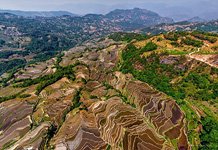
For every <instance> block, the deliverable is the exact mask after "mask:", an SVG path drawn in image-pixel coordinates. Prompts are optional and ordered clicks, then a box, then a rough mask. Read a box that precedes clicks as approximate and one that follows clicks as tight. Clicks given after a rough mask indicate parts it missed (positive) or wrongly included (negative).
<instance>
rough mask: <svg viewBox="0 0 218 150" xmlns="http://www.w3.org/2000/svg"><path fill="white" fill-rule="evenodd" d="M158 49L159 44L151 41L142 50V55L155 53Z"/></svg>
mask: <svg viewBox="0 0 218 150" xmlns="http://www.w3.org/2000/svg"><path fill="white" fill-rule="evenodd" d="M156 49H157V44H155V43H153V42H151V41H150V42H148V43H147V44H146V45H145V46H144V47H143V48H142V49H141V53H144V52H149V51H153V50H156Z"/></svg>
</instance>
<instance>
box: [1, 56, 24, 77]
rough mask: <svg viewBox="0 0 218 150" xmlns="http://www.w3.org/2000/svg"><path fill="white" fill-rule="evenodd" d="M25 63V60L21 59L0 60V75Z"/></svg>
mask: <svg viewBox="0 0 218 150" xmlns="http://www.w3.org/2000/svg"><path fill="white" fill-rule="evenodd" d="M25 64H26V61H25V60H23V59H12V60H9V61H2V62H0V75H2V74H3V73H5V72H7V71H9V70H12V69H17V68H21V67H23V66H24V65H25Z"/></svg>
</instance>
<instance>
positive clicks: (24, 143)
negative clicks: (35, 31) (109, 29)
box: [0, 32, 218, 150]
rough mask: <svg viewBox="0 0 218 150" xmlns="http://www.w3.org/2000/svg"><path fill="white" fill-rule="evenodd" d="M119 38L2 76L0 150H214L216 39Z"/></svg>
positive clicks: (86, 45) (179, 35) (96, 42)
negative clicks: (207, 55)
mask: <svg viewBox="0 0 218 150" xmlns="http://www.w3.org/2000/svg"><path fill="white" fill-rule="evenodd" d="M119 34H121V35H120V37H121V38H120V39H119V40H118V39H116V41H115V39H114V40H112V39H111V38H114V37H116V36H110V37H109V38H108V37H107V38H105V39H101V40H92V41H89V42H86V43H83V44H82V45H81V46H77V47H75V48H72V49H70V50H68V51H65V52H64V53H63V54H62V55H59V56H58V57H56V58H53V59H50V60H48V61H46V62H41V63H38V64H32V65H29V66H25V67H24V68H23V69H19V70H18V71H17V72H16V73H14V74H13V75H12V76H10V78H7V80H6V81H7V82H6V83H5V84H6V86H4V87H2V88H1V89H0V96H1V98H0V102H1V103H0V108H1V109H0V112H1V113H0V131H1V132H0V133H1V134H0V149H11V150H12V149H30V148H31V149H72V150H74V149H76V150H81V149H124V150H136V149H139V150H142V149H150V150H156V149H157V150H158V149H181V150H182V149H198V148H203V149H205V148H210V149H216V147H217V143H216V137H217V136H214V135H216V133H217V131H218V123H217V118H218V114H217V113H218V109H217V106H218V105H217V104H218V103H217V97H218V95H217V85H218V84H217V83H218V81H217V77H218V69H216V68H215V67H213V66H212V65H210V63H209V62H208V63H204V62H201V61H199V60H197V58H196V57H194V53H198V55H201V56H202V57H203V56H204V55H205V54H204V53H203V52H205V51H207V52H210V54H211V55H213V56H214V57H215V56H216V54H215V52H216V50H214V49H213V48H211V47H215V45H218V44H217V40H216V41H215V39H217V37H216V36H215V35H211V34H204V39H205V38H206V37H207V39H205V40H201V39H202V37H201V39H199V38H200V37H199V34H202V33H198V36H197V35H196V34H197V33H186V32H185V33H177V32H176V33H169V35H168V34H167V35H158V36H154V37H149V38H148V37H144V36H142V35H138V34H129V33H128V34H125V33H119ZM138 36H139V37H138ZM172 37H173V38H172ZM175 37H177V38H175ZM197 37H198V38H197ZM209 37H210V38H209ZM211 38H214V39H213V40H212V42H214V43H213V44H212V43H210V42H209V41H211ZM126 39H127V41H128V42H125V41H126ZM130 39H133V40H132V41H131V40H130ZM136 39H138V40H136ZM139 39H140V40H139ZM129 41H131V42H129ZM172 42H177V44H178V45H177V47H175V46H174V45H175V43H174V44H172ZM205 44H207V45H208V46H209V47H207V49H205V50H204V48H205V47H204V46H203V45H205ZM198 48H199V49H200V50H199V51H196V50H197V49H198ZM185 50H187V51H185ZM192 52H194V53H192ZM190 53H191V54H190ZM190 56H192V57H190ZM214 60H215V59H214ZM212 63H213V62H212ZM46 66H47V67H46ZM4 80H5V79H4V77H3V81H4ZM207 137H210V138H209V139H208V138H207Z"/></svg>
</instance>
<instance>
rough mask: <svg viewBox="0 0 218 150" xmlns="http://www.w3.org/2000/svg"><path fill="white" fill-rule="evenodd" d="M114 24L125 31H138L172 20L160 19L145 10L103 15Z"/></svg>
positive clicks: (117, 11) (119, 10) (121, 11)
mask: <svg viewBox="0 0 218 150" xmlns="http://www.w3.org/2000/svg"><path fill="white" fill-rule="evenodd" d="M105 16H106V17H107V18H108V19H110V20H111V21H113V22H114V23H116V24H119V25H121V26H124V28H125V29H126V30H132V29H139V28H142V27H148V26H153V25H157V24H160V23H173V19H171V18H166V17H161V16H160V15H158V14H157V13H155V12H152V11H149V10H146V9H139V8H134V9H127V10H122V9H117V10H114V11H112V12H110V13H108V14H106V15H105Z"/></svg>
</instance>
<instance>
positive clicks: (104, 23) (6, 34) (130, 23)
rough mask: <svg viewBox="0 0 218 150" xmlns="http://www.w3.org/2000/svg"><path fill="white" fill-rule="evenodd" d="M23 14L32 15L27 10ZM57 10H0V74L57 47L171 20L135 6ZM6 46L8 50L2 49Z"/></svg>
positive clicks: (52, 53)
mask: <svg viewBox="0 0 218 150" xmlns="http://www.w3.org/2000/svg"><path fill="white" fill-rule="evenodd" d="M27 14H29V16H31V15H32V13H31V12H30V13H28V12H27ZM37 14H39V13H37ZM61 14H63V13H61ZM61 14H59V15H60V16H55V17H42V16H43V14H41V17H23V16H17V15H14V14H10V13H0V27H1V29H0V30H1V32H0V42H1V43H0V51H3V52H0V53H1V54H2V56H0V59H1V61H2V64H1V65H2V67H0V75H1V74H3V73H4V72H7V71H8V70H10V69H13V68H14V67H17V66H19V67H22V66H23V64H25V63H32V62H35V61H44V60H46V59H49V58H51V57H54V56H55V55H56V54H58V53H60V51H63V50H65V49H69V48H72V47H74V46H76V45H78V44H81V43H83V42H84V41H86V40H90V39H93V38H101V37H103V36H105V35H108V34H110V33H113V32H123V31H130V32H133V31H135V30H138V29H139V28H143V27H148V26H152V25H157V24H158V23H166V22H171V21H172V20H171V19H166V18H163V17H160V16H159V15H158V14H156V13H154V12H151V11H148V10H143V9H138V8H137V9H132V10H115V11H113V12H111V13H109V14H106V15H102V14H87V15H85V16H71V15H64V16H63V15H61ZM53 15H54V14H53ZM56 15H57V14H56ZM47 16H48V15H47ZM50 16H51V14H50ZM122 18H123V19H122ZM6 50H7V51H8V52H5V51H6ZM1 54H0V55H1ZM15 58H17V59H18V60H19V61H17V65H14V64H15V63H16V61H14V59H15Z"/></svg>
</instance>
